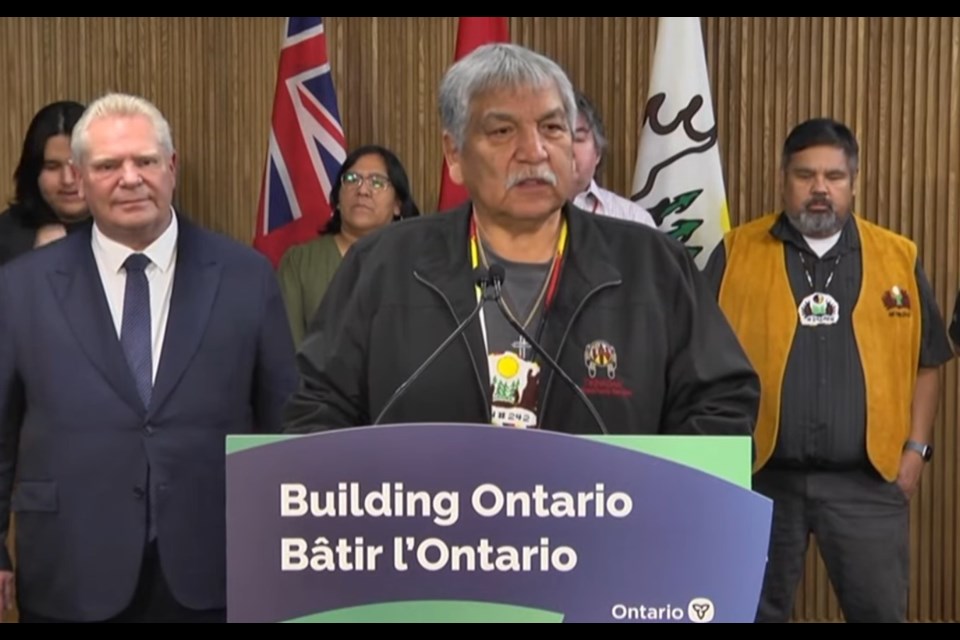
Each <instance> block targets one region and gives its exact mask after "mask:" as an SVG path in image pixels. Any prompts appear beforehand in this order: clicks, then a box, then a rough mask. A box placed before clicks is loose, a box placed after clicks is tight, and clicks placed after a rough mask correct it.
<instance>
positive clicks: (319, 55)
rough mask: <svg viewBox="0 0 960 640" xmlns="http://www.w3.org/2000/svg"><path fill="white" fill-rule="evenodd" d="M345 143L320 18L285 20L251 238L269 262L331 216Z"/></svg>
mask: <svg viewBox="0 0 960 640" xmlns="http://www.w3.org/2000/svg"><path fill="white" fill-rule="evenodd" d="M346 146H347V145H346V140H345V138H344V135H343V127H342V126H341V124H340V112H339V109H338V108H337V95H336V92H335V91H334V88H333V78H332V76H331V75H330V62H329V60H328V59H327V39H326V35H325V34H324V29H323V18H287V22H286V32H285V36H284V40H283V48H282V49H281V51H280V68H279V71H278V73H277V87H276V91H275V93H274V96H273V116H272V118H271V124H270V141H269V146H268V151H267V164H266V167H265V169H264V172H263V182H262V183H261V187H260V201H259V204H258V206H257V231H256V235H255V237H254V241H253V246H254V247H255V248H256V249H257V250H258V251H260V252H262V253H264V254H265V255H266V256H267V257H268V258H270V260H271V262H273V265H274V267H276V266H277V265H278V264H279V263H280V258H281V257H282V256H283V253H284V252H285V251H286V250H287V249H288V248H289V247H290V246H292V245H295V244H299V243H301V242H306V241H308V240H310V239H311V238H315V237H316V236H317V234H318V233H319V231H320V230H321V228H322V227H323V226H324V225H325V224H326V222H327V220H329V219H330V216H331V215H332V213H333V212H332V209H331V207H330V189H331V186H332V184H333V181H334V180H335V179H336V177H337V173H338V172H339V171H340V167H341V165H342V164H343V161H344V159H345V158H346V155H347V153H346Z"/></svg>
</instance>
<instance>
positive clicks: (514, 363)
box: [483, 245, 552, 427]
mask: <svg viewBox="0 0 960 640" xmlns="http://www.w3.org/2000/svg"><path fill="white" fill-rule="evenodd" d="M483 252H484V255H485V256H486V258H487V261H488V262H489V264H491V265H492V264H499V265H501V266H502V267H503V268H504V272H505V277H504V280H503V290H502V294H503V301H504V303H505V305H506V307H507V308H508V309H509V310H510V312H511V313H512V314H513V316H514V318H515V319H516V320H517V322H518V323H520V325H521V326H523V328H524V330H525V331H526V332H527V333H528V334H529V335H531V336H532V337H533V338H534V339H538V336H537V333H538V330H539V327H540V322H541V318H542V317H543V308H544V302H545V298H546V289H547V285H548V282H547V281H548V278H549V276H550V265H551V264H552V262H546V263H543V264H527V263H519V262H512V261H510V260H505V259H503V258H501V257H500V256H498V255H497V254H495V253H494V252H492V251H491V250H490V249H489V247H487V246H486V245H483ZM483 318H484V324H485V330H486V338H487V353H488V365H489V369H490V393H491V398H492V402H493V421H494V422H495V423H496V424H500V425H504V426H516V427H535V426H537V399H538V396H539V386H540V384H539V383H540V379H541V377H542V375H541V373H542V369H541V367H540V365H539V363H537V362H536V352H535V351H534V350H533V347H531V346H530V344H529V343H528V342H527V341H526V340H525V339H524V338H523V337H522V336H521V335H520V334H519V332H518V331H517V330H516V329H514V328H513V327H511V326H510V323H509V322H508V321H507V319H506V318H505V317H504V316H503V312H502V311H501V310H500V308H499V306H498V305H497V303H496V302H495V301H492V300H491V301H487V302H486V303H485V304H484V307H483Z"/></svg>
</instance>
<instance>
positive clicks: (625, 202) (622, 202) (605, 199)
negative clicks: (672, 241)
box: [573, 180, 657, 229]
mask: <svg viewBox="0 0 960 640" xmlns="http://www.w3.org/2000/svg"><path fill="white" fill-rule="evenodd" d="M573 204H574V205H576V206H578V207H580V208H581V209H583V210H585V211H592V212H593V213H599V214H600V215H604V216H610V217H611V218H620V219H621V220H632V221H633V222H639V223H640V224H645V225H647V226H649V227H653V228H654V229H656V228H657V223H656V222H655V221H654V219H653V216H652V215H650V212H649V211H647V210H646V209H644V208H643V207H641V206H640V205H638V204H637V203H636V202H634V201H633V200H629V199H627V198H624V197H621V196H618V195H617V194H615V193H614V192H613V191H608V190H606V189H603V188H601V187H600V186H599V185H598V184H597V182H596V180H591V181H590V186H589V187H587V190H586V191H584V192H583V193H580V194H578V195H577V197H576V198H574V199H573Z"/></svg>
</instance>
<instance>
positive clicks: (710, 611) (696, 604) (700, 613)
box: [687, 598, 717, 622]
mask: <svg viewBox="0 0 960 640" xmlns="http://www.w3.org/2000/svg"><path fill="white" fill-rule="evenodd" d="M716 612H717V609H716V607H714V606H713V602H712V601H711V600H710V599H709V598H694V599H693V600H691V601H690V604H688V605H687V619H688V620H690V622H711V621H712V620H713V616H714V615H715V614H716Z"/></svg>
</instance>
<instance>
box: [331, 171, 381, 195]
mask: <svg viewBox="0 0 960 640" xmlns="http://www.w3.org/2000/svg"><path fill="white" fill-rule="evenodd" d="M364 182H366V183H367V184H369V185H370V188H371V189H373V190H374V191H383V190H384V189H386V188H387V187H389V186H390V179H389V178H387V177H386V176H382V175H380V174H379V173H374V174H372V175H369V176H367V177H364V176H362V175H360V174H359V173H357V172H356V171H347V172H346V173H345V174H343V176H342V177H341V178H340V184H342V185H343V186H344V187H346V188H348V189H359V188H360V185H362V184H363V183H364Z"/></svg>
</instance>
